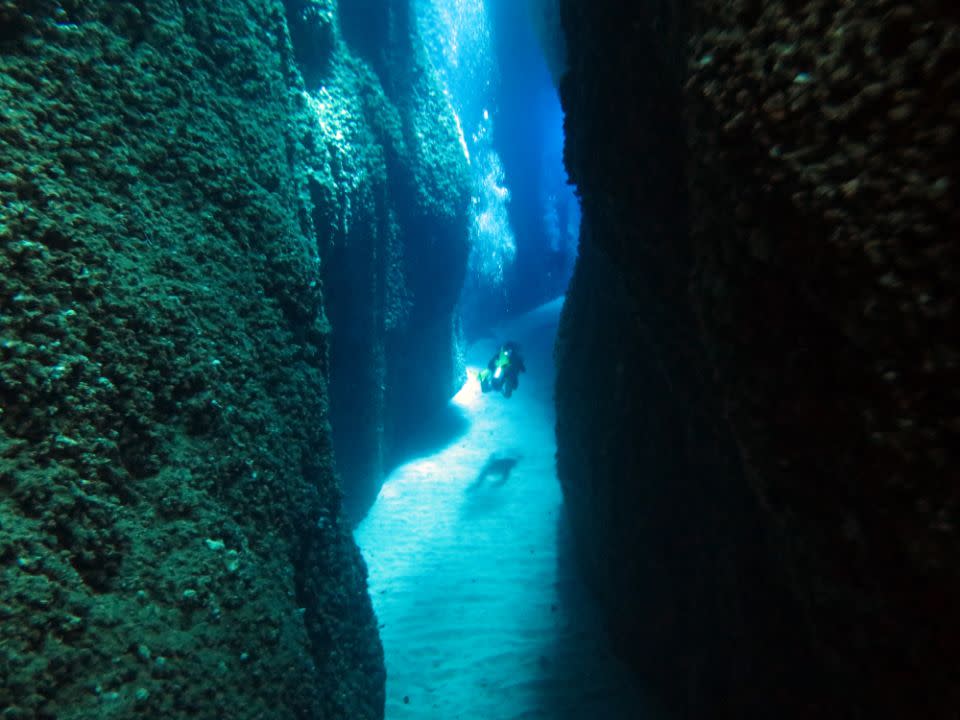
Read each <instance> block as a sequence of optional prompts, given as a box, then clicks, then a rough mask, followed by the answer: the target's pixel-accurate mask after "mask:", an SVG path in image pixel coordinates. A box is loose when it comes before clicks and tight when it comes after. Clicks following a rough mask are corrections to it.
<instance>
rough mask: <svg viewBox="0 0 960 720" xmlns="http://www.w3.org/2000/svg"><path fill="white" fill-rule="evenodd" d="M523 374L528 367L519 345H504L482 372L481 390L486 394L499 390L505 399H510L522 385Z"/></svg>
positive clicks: (480, 377)
mask: <svg viewBox="0 0 960 720" xmlns="http://www.w3.org/2000/svg"><path fill="white" fill-rule="evenodd" d="M522 372H526V367H524V365H523V358H521V357H520V349H519V348H518V347H517V344H516V343H512V342H508V343H504V344H503V345H501V346H500V349H499V350H498V351H497V354H496V355H494V356H493V357H492V358H490V362H488V363H487V369H486V370H482V371H481V372H480V376H479V379H480V389H481V390H482V391H483V392H485V393H486V392H490V391H491V390H499V391H500V392H502V393H503V395H504V397H510V395H511V394H513V391H514V390H516V389H517V386H518V385H519V384H520V377H519V376H520V373H522Z"/></svg>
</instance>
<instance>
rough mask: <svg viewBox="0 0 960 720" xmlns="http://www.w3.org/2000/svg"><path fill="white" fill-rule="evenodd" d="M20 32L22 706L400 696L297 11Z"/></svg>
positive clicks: (0, 440)
mask: <svg viewBox="0 0 960 720" xmlns="http://www.w3.org/2000/svg"><path fill="white" fill-rule="evenodd" d="M0 28H2V30H0V108H2V112H0V158H2V160H0V208H2V209H0V266H2V269H0V402H2V415H0V575H2V579H0V588H2V590H0V709H2V713H3V717H4V718H35V717H36V718H40V717H42V718H59V719H62V720H66V719H68V718H90V717H111V718H113V717H116V718H124V717H134V716H138V717H158V718H159V717H163V718H179V717H191V718H233V719H238V718H268V717H269V718H351V720H352V719H354V718H379V717H382V712H383V681H384V673H383V664H382V652H381V649H380V646H379V641H378V639H377V636H376V627H375V620H374V617H373V614H372V612H371V609H370V605H369V602H368V599H367V597H366V592H365V591H366V586H365V570H364V566H363V562H362V560H361V558H360V557H359V554H358V552H357V550H356V548H355V546H354V545H353V542H352V539H351V537H350V534H349V531H348V529H347V528H346V524H345V522H344V521H343V520H342V517H341V511H340V496H339V490H338V488H337V485H336V482H335V478H334V474H333V467H332V457H331V450H330V429H329V425H328V422H327V390H326V380H327V356H328V347H327V346H328V336H329V328H328V325H327V323H326V320H325V317H324V313H323V309H322V301H323V296H322V289H321V269H320V263H319V257H318V250H317V246H316V241H315V238H314V228H313V226H312V207H311V203H310V200H309V195H308V191H307V178H306V177H305V174H304V172H303V171H302V169H301V168H302V166H303V163H304V159H305V157H306V156H307V155H308V152H307V150H306V149H305V148H303V147H302V146H301V135H302V133H301V128H302V127H303V126H304V125H305V124H306V123H307V120H306V119H305V118H304V117H303V115H304V110H305V109H306V103H305V102H303V96H302V85H301V84H300V83H301V81H300V75H299V73H298V71H297V69H296V65H295V60H294V56H293V50H292V48H291V44H290V39H289V37H288V33H287V29H286V21H285V16H284V10H283V7H282V5H281V4H280V3H279V2H273V1H268V2H252V1H245V0H237V1H236V2H230V3H219V2H192V3H176V2H172V1H164V0H161V1H159V2H151V3H142V2H105V1H104V2H100V1H96V0H84V2H74V1H72V0H63V1H62V2H59V3H55V2H46V1H45V0H35V1H33V2H24V1H22V0H17V2H7V1H4V2H0ZM297 117H300V118H301V119H300V121H298V122H294V118H297ZM314 150H316V149H315V148H314Z"/></svg>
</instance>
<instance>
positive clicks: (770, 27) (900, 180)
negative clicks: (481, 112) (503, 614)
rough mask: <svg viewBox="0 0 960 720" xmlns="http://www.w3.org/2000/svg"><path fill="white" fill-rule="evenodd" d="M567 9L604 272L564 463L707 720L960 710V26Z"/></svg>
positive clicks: (929, 12)
mask: <svg viewBox="0 0 960 720" xmlns="http://www.w3.org/2000/svg"><path fill="white" fill-rule="evenodd" d="M627 5H628V4H625V3H618V2H617V3H615V2H612V0H611V1H601V2H597V3H591V4H589V6H587V5H586V4H583V3H577V2H572V1H563V0H562V2H561V8H562V13H563V23H564V26H565V28H566V34H567V45H568V56H569V57H568V60H569V73H568V74H567V75H566V76H565V78H564V80H563V83H562V98H563V103H564V108H565V111H566V113H567V120H566V123H567V127H566V129H567V142H568V145H567V158H566V160H567V165H568V169H569V171H570V173H571V176H572V177H573V179H574V180H575V181H576V183H577V185H578V187H579V190H580V193H581V194H582V199H583V207H584V224H583V230H582V235H581V237H582V240H581V243H582V248H581V257H580V259H579V262H578V266H577V269H576V273H575V277H574V280H573V283H572V285H571V288H570V293H569V295H568V299H567V305H566V308H565V311H564V317H563V319H562V323H561V332H560V337H559V340H558V345H557V363H558V384H557V407H558V421H557V433H558V445H559V452H558V466H559V472H560V477H561V482H562V484H563V487H564V491H565V495H566V498H567V505H568V508H569V511H570V514H571V517H572V519H573V524H574V527H575V530H576V533H577V537H578V540H579V547H580V551H581V557H582V560H583V561H584V567H585V569H586V572H587V575H588V577H589V579H590V581H591V584H592V585H593V586H594V587H595V589H596V590H597V591H598V593H599V595H600V597H601V599H602V601H603V603H604V605H605V607H606V609H607V615H608V620H609V625H610V629H611V634H612V636H613V637H614V638H615V641H616V642H617V643H618V646H619V648H620V650H621V652H622V653H623V654H624V655H625V656H627V657H629V658H630V659H631V660H632V661H633V662H634V664H635V665H636V666H637V668H638V669H639V671H640V673H641V677H642V678H643V679H644V680H645V681H646V682H647V683H648V684H651V685H653V686H655V687H657V688H658V689H659V690H660V691H661V692H662V693H663V694H664V695H665V696H667V697H668V698H669V699H670V700H671V701H672V704H673V706H674V707H675V708H676V709H677V711H678V714H680V715H684V716H689V717H709V716H716V717H772V716H778V717H783V716H804V717H807V716H810V715H812V714H817V715H821V716H827V717H867V716H882V717H909V716H912V715H916V714H921V715H924V716H926V717H953V715H952V713H955V711H956V708H957V707H958V706H960V697H958V692H960V691H958V687H960V686H958V685H957V683H956V677H955V668H957V667H960V626H958V618H960V615H958V614H957V613H956V612H955V610H954V609H953V608H955V607H956V605H957V602H958V600H960V573H958V570H957V568H958V562H957V561H958V545H957V535H956V523H957V519H958V518H957V510H958V508H957V498H958V495H957V493H958V487H960V485H958V483H957V480H958V479H960V478H958V474H957V461H958V457H957V452H956V449H955V448H956V447H958V446H960V445H958V439H960V438H958V433H960V417H958V408H960V398H958V395H957V374H958V362H960V350H958V346H960V342H958V340H960V338H958V333H960V323H958V321H957V306H956V302H957V290H956V288H957V282H958V247H960V246H958V245H957V242H956V238H957V232H958V230H960V217H958V212H957V209H956V208H957V199H958V197H957V182H958V180H960V178H958V177H957V171H956V168H957V167H958V164H957V160H958V149H960V145H958V136H957V125H958V121H960V102H958V100H957V90H958V85H960V71H958V69H957V68H960V64H958V63H957V60H958V58H960V55H958V52H960V24H958V22H960V18H958V15H957V11H956V9H955V8H954V6H953V5H951V4H946V3H938V2H926V3H918V4H911V5H909V6H908V5H905V4H897V3H893V2H881V1H879V0H876V1H871V2H863V3H853V4H851V3H836V2H824V1H812V0H811V1H803V2H792V3H787V2H776V3H759V2H747V1H746V0H739V1H736V2H727V1H724V2H719V1H717V2H706V1H693V2H673V3H670V2H653V1H652V0H648V1H645V2H638V3H633V4H632V6H631V7H627Z"/></svg>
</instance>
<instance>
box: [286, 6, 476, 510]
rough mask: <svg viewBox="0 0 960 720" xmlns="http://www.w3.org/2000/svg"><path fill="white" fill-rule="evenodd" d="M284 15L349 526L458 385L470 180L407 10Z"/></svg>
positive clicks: (296, 9)
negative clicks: (295, 53) (302, 130)
mask: <svg viewBox="0 0 960 720" xmlns="http://www.w3.org/2000/svg"><path fill="white" fill-rule="evenodd" d="M287 10H288V15H289V17H290V22H291V27H293V28H294V31H293V35H294V38H295V40H296V39H297V38H301V39H302V44H303V47H305V48H307V49H309V51H310V52H309V53H308V52H306V51H304V52H301V53H300V62H301V66H302V68H303V75H304V77H305V78H306V79H307V92H308V95H307V96H305V97H307V102H308V105H309V106H310V107H309V109H310V111H311V112H312V113H314V115H315V118H316V120H317V122H314V123H312V125H311V126H310V127H308V128H307V133H308V136H309V139H308V140H307V142H306V144H307V146H308V147H309V148H310V164H311V170H310V180H309V188H310V195H311V198H312V201H313V206H314V215H313V222H314V225H315V226H316V228H317V232H318V242H319V247H320V252H321V256H322V260H323V262H322V268H323V278H324V286H325V290H326V303H327V314H328V317H329V319H330V323H331V326H332V334H331V420H332V423H333V428H334V446H335V448H336V452H337V466H338V472H339V474H340V477H341V479H342V482H343V485H344V489H345V492H346V504H347V507H348V510H349V512H350V515H351V516H352V517H353V518H354V519H357V518H359V517H361V516H362V515H363V513H365V512H366V510H367V508H368V507H369V505H370V503H372V501H373V499H374V498H375V497H376V493H377V491H378V490H379V487H380V482H381V480H382V476H383V474H384V471H385V470H386V469H387V468H388V466H389V464H390V463H391V462H393V461H394V460H395V459H396V457H397V455H398V453H400V452H401V451H402V450H403V448H404V447H405V446H406V445H407V443H409V442H410V441H411V439H412V436H413V435H414V434H415V432H416V430H417V428H418V425H419V423H420V422H421V421H422V420H423V419H424V417H426V416H430V415H431V414H433V413H436V412H438V411H440V410H441V409H442V408H443V407H444V406H445V405H446V402H447V400H448V399H449V398H450V397H451V396H452V395H453V394H454V393H455V392H456V389H457V387H459V384H460V382H462V379H463V368H462V363H461V362H460V361H459V360H458V357H459V353H458V319H457V315H456V313H455V307H456V303H457V300H458V298H459V292H460V288H461V287H462V285H463V277H464V273H465V271H466V259H467V253H468V246H467V208H468V203H469V186H468V177H467V174H466V163H465V160H464V157H463V154H462V152H461V150H460V146H459V141H458V140H457V135H456V126H455V120H454V116H453V112H452V110H451V108H450V106H449V104H448V102H447V100H446V99H445V98H444V96H443V94H442V91H441V88H440V85H439V82H438V80H437V78H436V75H435V72H434V70H433V69H432V68H431V67H430V66H429V64H428V62H427V60H426V57H425V56H424V53H423V50H422V48H423V43H422V41H421V39H420V38H419V37H418V35H417V31H416V28H415V25H414V23H413V18H412V16H411V15H410V7H409V2H408V1H407V0H403V1H400V0H342V1H341V2H340V3H339V4H335V3H333V2H317V1H315V2H301V1H300V0H291V1H290V2H288V3H287ZM318 37H319V38H323V40H322V43H318V42H317V38H318ZM296 46H297V47H298V48H299V47H300V45H299V44H297V45H296ZM318 47H322V51H319V50H318V49H317V48H318ZM414 419H415V420H416V422H413V421H412V420H414Z"/></svg>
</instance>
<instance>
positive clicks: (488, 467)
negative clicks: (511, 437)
mask: <svg viewBox="0 0 960 720" xmlns="http://www.w3.org/2000/svg"><path fill="white" fill-rule="evenodd" d="M519 461H520V458H519V457H500V456H498V454H497V453H490V457H488V458H487V461H486V462H485V463H484V464H483V467H482V468H480V472H479V473H478V474H477V477H476V479H475V480H474V481H473V484H472V485H471V486H470V487H472V488H476V487H480V486H481V485H482V484H483V483H484V482H486V480H487V478H494V480H493V482H491V483H490V484H492V485H503V484H504V483H505V482H507V480H509V479H510V473H512V472H513V468H514V467H516V465H517V463H518V462H519Z"/></svg>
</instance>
